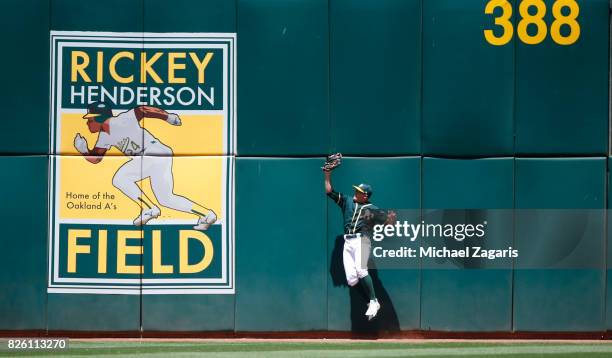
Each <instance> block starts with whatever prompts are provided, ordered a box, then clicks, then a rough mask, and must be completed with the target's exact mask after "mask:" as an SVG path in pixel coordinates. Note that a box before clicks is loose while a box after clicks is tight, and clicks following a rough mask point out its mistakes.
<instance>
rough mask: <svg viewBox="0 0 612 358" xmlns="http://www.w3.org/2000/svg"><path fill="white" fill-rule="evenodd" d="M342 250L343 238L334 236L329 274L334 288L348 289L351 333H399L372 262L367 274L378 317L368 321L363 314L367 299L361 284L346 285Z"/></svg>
mask: <svg viewBox="0 0 612 358" xmlns="http://www.w3.org/2000/svg"><path fill="white" fill-rule="evenodd" d="M343 248H344V237H343V236H342V235H339V236H336V241H335V244H334V250H333V251H332V256H331V261H330V267H329V273H330V275H331V278H332V283H333V285H334V287H338V286H345V287H348V294H349V296H350V299H351V301H350V302H351V332H358V333H369V334H372V333H374V334H375V333H380V332H394V331H399V330H400V325H399V320H398V318H397V312H396V311H395V307H394V306H393V302H392V301H391V297H389V294H388V293H387V290H385V288H384V287H383V284H382V282H381V281H380V278H379V277H378V270H377V269H376V267H374V266H373V262H372V261H371V260H370V262H369V263H368V268H369V269H368V272H369V274H370V277H372V281H373V283H374V291H376V298H378V301H379V302H380V305H381V308H380V311H379V312H378V316H377V317H376V318H375V319H374V320H372V321H368V318H367V317H366V316H365V314H364V313H365V311H366V309H367V308H368V302H369V299H368V298H367V297H366V294H365V291H364V290H363V288H362V287H361V283H359V284H357V285H355V286H354V287H349V286H348V284H347V283H346V275H345V273H344V265H343V264H342V250H343Z"/></svg>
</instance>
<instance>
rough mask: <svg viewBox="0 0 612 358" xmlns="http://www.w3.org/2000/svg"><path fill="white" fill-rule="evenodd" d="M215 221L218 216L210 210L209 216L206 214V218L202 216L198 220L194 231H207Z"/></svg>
mask: <svg viewBox="0 0 612 358" xmlns="http://www.w3.org/2000/svg"><path fill="white" fill-rule="evenodd" d="M215 221H217V214H215V212H214V211H212V210H208V214H206V216H200V217H199V218H198V223H197V224H196V226H194V227H193V228H194V230H200V231H206V230H208V228H209V227H210V225H212V224H214V223H215Z"/></svg>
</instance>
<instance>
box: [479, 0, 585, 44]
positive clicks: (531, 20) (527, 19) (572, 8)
mask: <svg viewBox="0 0 612 358" xmlns="http://www.w3.org/2000/svg"><path fill="white" fill-rule="evenodd" d="M496 8H501V10H502V13H501V15H500V16H499V17H496V18H495V25H498V26H501V27H502V29H503V32H502V34H501V36H495V34H494V33H493V30H484V37H485V39H486V40H487V42H488V43H490V44H491V45H495V46H503V45H505V44H507V43H508V42H510V40H511V39H512V35H513V34H514V27H513V26H512V22H511V17H512V5H510V3H509V2H508V0H490V1H489V2H488V3H487V6H486V7H485V11H484V12H485V14H488V15H492V14H493V12H494V11H495V9H496ZM531 8H535V13H533V12H534V11H531V12H532V14H530V9H531ZM563 8H568V9H569V12H566V14H563V13H562V12H561V10H562V9H563ZM579 13H580V7H579V6H578V4H577V3H576V0H557V1H555V3H554V4H553V6H552V14H553V17H554V18H555V21H553V23H552V24H551V26H550V37H551V38H552V39H553V41H554V42H556V43H558V44H559V45H564V46H567V45H571V44H573V43H575V42H576V41H578V38H579V37H580V24H579V23H578V21H576V19H577V18H578V14H579ZM519 14H520V15H521V21H519V23H518V27H517V29H516V32H517V34H518V37H519V38H520V39H521V41H523V42H524V43H526V44H528V45H537V44H539V43H541V42H542V41H544V39H545V38H546V35H547V34H548V28H547V26H546V23H545V22H544V15H546V4H545V3H544V0H523V1H521V4H520V5H519ZM529 25H534V26H535V27H536V32H535V34H533V35H530V34H529V33H528V32H527V27H528V26H529ZM563 25H566V26H568V27H569V34H567V35H566V36H564V35H562V34H561V27H562V26H563Z"/></svg>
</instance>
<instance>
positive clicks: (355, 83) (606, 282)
mask: <svg viewBox="0 0 612 358" xmlns="http://www.w3.org/2000/svg"><path fill="white" fill-rule="evenodd" d="M525 2H533V3H538V4H539V5H537V6H543V7H545V8H546V9H547V12H546V15H545V16H543V17H542V19H541V21H542V22H543V23H544V25H543V26H544V27H545V28H546V31H547V35H546V37H545V38H544V39H543V40H541V41H540V42H539V43H537V44H527V43H525V41H524V40H525V38H527V41H529V39H528V38H531V37H534V36H537V34H536V32H537V31H542V30H541V27H538V26H541V25H533V24H532V25H531V26H530V27H528V28H527V30H526V31H527V34H526V35H521V36H523V37H524V38H521V37H520V36H519V32H520V30H519V27H520V26H522V25H520V17H519V14H520V13H521V9H520V4H521V3H525ZM488 3H489V1H487V0H473V1H472V0H470V1H467V0H464V1H457V0H176V1H171V2H170V1H162V0H122V1H118V0H107V1H77V0H25V1H24V0H20V1H17V0H6V1H3V2H2V4H0V6H1V10H2V11H0V29H1V31H2V32H3V34H4V36H3V41H4V42H5V49H6V51H5V54H4V56H2V58H1V59H0V63H1V64H2V66H1V68H2V69H3V71H2V77H3V79H4V82H3V83H4V85H3V86H2V87H1V89H0V103H2V105H3V106H2V107H3V108H4V118H3V120H2V123H3V126H2V129H1V130H0V166H1V167H2V168H4V169H3V171H2V175H0V199H1V202H2V203H3V205H2V207H0V214H1V215H0V216H1V217H2V218H3V220H2V222H3V229H2V230H0V247H1V248H2V249H0V330H2V331H32V330H37V331H86V332H116V331H122V332H126V331H127V332H132V333H136V332H160V331H161V332H167V331H171V332H188V331H189V332H194V331H195V332H219V331H223V332H294V331H352V332H383V331H399V330H425V331H429V330H433V331H450V332H514V331H526V332H531V331H535V332H596V331H597V332H603V331H606V330H612V233H610V230H609V227H610V224H611V223H612V221H611V214H610V211H609V210H608V209H610V208H611V207H612V204H611V203H612V195H611V194H610V192H611V190H610V188H612V179H611V177H610V175H609V168H610V166H611V165H612V157H611V156H610V147H609V142H610V135H609V129H610V125H609V105H610V104H609V103H610V102H609V101H610V100H609V98H610V92H609V86H610V82H609V71H610V55H609V48H610V29H611V27H610V3H609V2H608V1H607V0H575V1H574V0H557V1H553V0H522V1H520V0H510V1H509V3H510V4H511V5H509V6H510V8H511V9H512V13H513V16H512V17H511V19H510V20H508V21H509V24H510V26H512V28H513V32H514V34H513V35H512V36H511V38H510V39H509V40H508V41H507V43H505V44H503V45H493V44H491V43H490V42H488V41H487V40H486V39H485V36H484V35H483V31H484V30H487V29H495V31H494V33H493V34H494V35H495V36H496V37H501V36H502V31H501V28H499V27H496V25H495V24H494V21H495V20H494V19H495V17H499V16H501V15H502V9H501V8H496V9H494V11H493V13H492V14H486V13H485V9H486V7H487V4H488ZM556 3H564V4H565V3H572V4H573V3H575V4H576V5H577V6H578V7H579V15H578V17H577V18H576V20H575V21H576V22H577V23H578V24H579V27H580V34H579V37H578V38H577V40H576V41H575V42H574V43H572V44H569V45H560V44H559V43H557V42H556V41H562V39H564V38H568V37H569V36H571V33H570V25H563V26H561V30H560V34H559V35H557V34H556V33H555V35H554V36H555V37H553V25H552V24H553V23H554V22H555V21H558V20H557V18H556V17H555V15H554V11H553V8H554V7H555V6H557V5H555V4H556ZM534 6H536V5H534ZM568 6H570V5H568ZM571 6H573V5H571ZM568 9H569V8H566V9H565V10H563V11H562V14H561V15H562V16H566V15H567V12H566V11H568ZM568 21H569V20H568ZM536 27H537V29H536ZM536 30H537V31H536ZM51 31H80V32H82V33H81V35H83V36H86V35H84V34H85V32H90V31H95V32H96V33H125V34H128V33H130V34H139V33H140V34H143V40H142V46H143V49H144V48H145V47H146V46H147V45H146V41H145V40H144V37H146V36H145V35H144V34H145V33H165V34H167V33H192V34H193V33H208V34H211V33H224V34H228V33H229V34H233V33H235V38H236V42H235V53H233V54H232V55H235V61H236V62H235V64H234V65H235V75H236V78H237V80H236V82H235V83H234V84H231V86H235V91H236V92H235V102H233V103H234V104H235V106H234V107H232V108H231V109H227V108H226V112H225V113H227V111H229V112H231V113H232V116H233V117H232V119H231V120H233V121H235V122H233V124H234V126H233V127H232V129H230V130H227V131H226V132H222V133H223V135H226V133H229V134H227V135H226V137H227V138H229V137H231V139H230V140H228V143H229V144H228V145H226V146H225V147H223V151H222V152H207V151H202V152H197V153H189V154H184V153H179V154H175V155H176V158H183V156H184V157H194V158H196V157H197V158H202V159H197V158H196V159H194V160H196V161H198V163H199V161H200V160H201V161H206V160H208V159H211V160H215V159H214V158H217V159H218V158H221V159H220V160H222V161H224V163H229V164H224V165H226V166H225V167H223V168H225V169H223V170H219V173H222V174H219V175H221V176H220V178H221V181H223V183H225V185H227V187H226V188H227V191H226V192H224V194H226V196H225V200H226V201H225V204H224V205H225V206H223V208H224V212H226V213H228V214H227V215H226V217H225V218H224V221H223V224H224V225H225V226H224V228H227V231H226V233H227V235H229V237H231V238H232V239H231V240H229V241H228V242H229V244H224V245H227V246H224V247H225V248H226V249H227V250H228V251H227V252H229V254H227V255H226V256H224V260H225V261H223V264H227V265H228V266H229V267H231V268H233V269H231V270H230V271H229V273H228V275H229V278H228V277H225V278H226V279H229V280H230V281H231V282H232V284H233V287H232V292H230V291H224V292H221V293H220V292H217V291H215V292H213V291H214V290H212V291H209V293H199V294H177V293H176V292H175V293H172V294H164V293H161V294H159V293H157V294H148V293H147V294H143V292H144V290H145V286H146V285H145V283H144V282H145V281H144V280H145V277H144V276H143V275H140V276H139V278H137V279H136V281H135V282H136V286H138V285H140V287H141V290H142V292H132V293H131V294H117V293H112V294H109V293H104V292H96V293H93V292H91V293H58V292H48V286H49V281H50V280H51V274H50V270H52V271H53V267H54V266H53V265H55V261H53V260H50V258H51V257H52V255H51V256H50V252H52V251H53V249H54V246H53V242H52V241H51V240H50V235H51V234H52V232H51V231H53V230H52V229H51V228H52V227H53V226H52V225H53V224H54V222H53V217H52V215H53V214H52V210H53V208H54V206H55V202H54V201H53V198H52V195H51V194H50V193H53V192H54V190H55V187H54V185H55V184H54V181H53V175H59V174H57V173H56V170H54V169H53V168H54V165H55V163H56V162H57V161H58V160H60V159H61V158H65V157H68V158H69V157H70V156H73V155H75V154H74V153H73V154H66V155H64V153H62V154H60V150H58V149H57V148H59V147H58V146H54V137H53V135H54V134H53V133H51V132H50V131H51V130H52V127H53V126H52V124H51V123H52V121H53V119H50V118H52V117H53V115H54V114H53V111H52V110H51V109H50V107H52V106H53V105H52V102H53V98H54V97H53V96H54V92H53V86H50V85H49V84H50V83H52V81H53V78H54V76H53V74H54V73H56V72H54V71H57V70H56V69H54V68H52V65H51V63H50V53H51V51H52V49H51V47H52V46H53V43H51V45H50V33H51ZM571 31H575V29H574V28H572V29H571ZM177 36H178V35H177ZM167 38H171V36H170V37H168V36H167V37H166V39H167ZM559 39H561V40H559ZM136 42H137V41H136ZM151 46H153V45H151ZM187 58H189V57H187ZM52 61H53V59H52ZM231 65H232V63H230V65H229V66H230V67H231ZM230 72H231V71H230ZM232 73H234V72H232ZM228 83H231V81H229V82H228ZM231 88H233V87H231ZM231 88H230V90H231ZM50 102H51V103H50ZM230 107H231V103H230ZM83 111H85V109H83ZM83 113H85V112H83ZM185 113H187V112H185ZM80 116H82V114H80ZM183 128H188V127H187V126H186V125H184V126H183ZM215 128H217V127H215ZM223 128H224V129H227V128H226V127H223ZM186 130H187V129H186ZM215 130H216V129H215ZM82 131H83V132H85V131H86V128H85V127H83V129H82ZM211 131H213V129H211ZM220 131H221V129H220ZM190 135H191V136H193V135H197V133H193V132H192V133H190ZM190 138H191V137H190ZM202 138H204V137H202ZM227 138H226V139H227ZM226 139H223V140H226ZM178 142H180V140H179V141H177V143H178ZM219 143H221V140H220V142H219ZM224 143H225V142H224ZM173 149H174V150H175V153H177V151H176V147H173ZM334 152H342V153H343V154H344V155H345V158H344V160H343V164H342V166H341V167H340V168H339V169H337V170H336V171H334V174H333V183H334V187H335V188H336V189H337V190H338V191H342V192H345V193H349V194H350V193H351V192H352V188H351V185H353V184H358V183H361V182H367V183H369V184H371V185H372V186H373V188H374V191H375V195H374V196H373V198H372V200H373V202H374V203H375V204H376V205H378V206H379V207H381V208H396V209H405V210H412V211H413V212H415V213H418V215H417V216H416V217H415V219H416V220H418V219H420V218H421V216H420V215H421V214H423V213H425V212H426V211H427V210H442V211H444V210H461V209H469V210H478V211H479V212H481V213H482V214H483V215H486V214H487V213H489V214H491V215H494V213H495V210H507V211H512V210H514V209H516V210H515V211H516V212H517V213H518V212H521V211H523V210H540V209H542V212H541V213H540V214H538V215H521V214H516V215H515V216H513V217H512V220H510V221H507V222H506V226H504V227H503V228H502V229H500V230H499V231H497V232H496V233H495V234H496V235H497V238H498V239H499V240H501V241H503V242H506V243H508V244H511V245H513V246H514V247H517V248H519V250H521V251H522V252H529V253H530V255H531V256H530V259H532V260H535V261H533V262H536V264H534V265H535V266H537V267H538V268H534V265H532V266H530V268H523V267H524V266H522V265H523V262H521V260H526V259H525V258H522V257H519V258H517V259H515V260H512V264H511V265H510V266H508V267H504V268H493V267H486V266H478V267H460V266H457V265H454V264H452V263H450V262H448V261H444V262H442V261H439V260H430V261H426V260H423V261H418V262H417V263H415V264H414V265H412V266H409V267H404V268H402V269H386V268H374V269H371V270H370V273H371V276H372V278H373V281H374V286H375V289H376V291H377V292H378V297H379V299H380V301H381V304H382V310H381V312H380V314H379V317H378V318H377V319H376V320H375V321H372V322H368V321H367V319H366V318H365V316H364V315H363V312H364V311H365V305H366V303H367V300H366V299H365V298H364V296H363V294H362V293H361V291H360V290H359V289H358V288H352V287H349V286H348V285H347V283H346V279H345V277H344V269H343V267H342V245H343V240H344V239H343V238H342V233H343V232H342V218H341V214H340V211H339V210H338V208H337V207H336V205H335V204H334V202H333V201H332V200H330V199H328V198H327V197H326V195H325V191H324V186H323V174H322V173H321V166H322V165H323V163H324V160H325V156H326V155H327V154H330V153H334ZM186 153H187V152H186ZM77 154H78V153H77ZM121 158H122V157H121ZM121 158H108V159H105V160H106V162H105V163H111V164H112V161H113V160H121ZM76 159H79V160H80V159H81V158H75V160H76ZM69 160H70V159H69ZM185 160H189V159H188V158H184V159H176V160H175V168H176V166H177V165H178V166H180V168H181V169H180V170H182V171H183V172H185V173H187V172H190V170H191V169H189V166H188V165H187V164H185V163H186V162H185ZM177 163H178V164H177ZM105 165H107V164H105ZM108 165H110V164H108ZM143 170H144V169H143ZM54 173H56V174H54ZM193 173H200V172H196V171H194V172H193ZM215 173H217V172H215ZM81 175H83V174H82V173H80V172H74V173H70V177H72V178H73V179H66V180H73V181H75V182H79V181H88V180H91V179H92V178H89V177H82V178H81V177H80V176H81ZM198 175H199V174H194V176H195V178H190V179H189V180H188V181H189V183H192V184H193V185H192V184H185V183H186V181H184V180H183V179H181V180H178V179H177V180H175V183H176V189H177V190H179V189H180V188H181V186H182V185H184V186H185V187H186V186H189V187H192V186H194V187H197V186H206V185H209V184H210V183H211V182H210V181H209V180H208V179H205V178H202V177H200V176H198ZM215 175H216V174H215ZM215 183H216V182H215ZM223 183H221V185H222V184H223ZM109 185H110V184H109ZM215 185H216V184H215ZM222 200H223V199H221V201H222ZM219 205H221V204H219ZM565 209H572V210H592V211H598V212H599V213H600V214H599V215H594V216H588V218H587V217H584V218H583V219H584V222H582V224H583V226H581V229H580V230H579V231H577V232H575V231H571V230H569V229H567V228H566V227H565V226H563V225H559V223H561V224H562V223H563V222H564V220H565V219H564V216H563V214H560V213H559V210H565ZM230 214H231V215H230ZM230 217H231V218H232V219H231V221H230V220H229V219H228V218H230ZM50 223H51V224H50ZM132 229H134V230H140V232H141V233H143V235H145V236H146V235H148V234H146V230H142V229H139V228H132ZM109 237H110V236H109ZM174 240H175V241H178V240H177V239H176V238H175V239H174ZM58 245H59V244H58ZM177 245H178V244H177ZM219 245H221V244H219ZM556 246H564V247H569V248H571V252H572V255H574V256H572V258H576V257H579V259H576V260H579V261H580V260H581V261H580V262H579V263H578V264H577V265H573V266H571V265H570V266H566V267H560V266H559V267H557V266H547V264H546V263H544V262H543V261H542V262H541V263H540V262H539V261H538V260H539V259H541V257H540V256H538V253H540V254H542V255H544V256H545V254H544V253H543V252H544V251H545V250H546V248H549V247H556ZM92 247H93V246H92ZM216 249H217V246H215V250H216ZM92 250H94V249H92ZM96 250H101V249H99V248H98V249H96ZM173 250H174V249H173ZM175 251H177V252H178V249H176V250H175ZM91 252H93V253H96V252H98V251H91ZM232 252H233V254H232ZM146 255H147V253H146V252H145V253H140V254H138V253H136V254H134V255H133V257H132V258H133V259H134V260H135V261H134V262H140V263H143V262H148V261H147V260H149V259H148V258H147V257H146ZM176 255H178V253H176ZM192 259H193V258H192ZM191 262H193V261H191ZM187 263H189V260H187ZM581 263H583V265H581ZM160 265H161V266H163V263H161V264H160ZM538 265H539V266H538ZM177 267H178V266H177ZM99 270H100V269H99ZM53 272H55V271H53ZM138 280H140V283H138ZM172 284H176V285H179V284H178V283H172ZM118 285H122V283H120V284H118ZM16 334H17V333H16Z"/></svg>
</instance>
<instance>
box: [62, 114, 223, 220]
mask: <svg viewBox="0 0 612 358" xmlns="http://www.w3.org/2000/svg"><path fill="white" fill-rule="evenodd" d="M145 117H146V118H156V119H159V120H163V121H166V122H168V123H169V124H171V125H173V126H180V125H181V119H180V118H179V116H178V115H176V114H174V113H168V112H166V111H164V110H163V109H161V108H157V107H153V106H138V107H135V108H132V109H130V110H128V111H125V112H122V113H119V114H117V115H116V116H113V112H112V108H111V106H110V104H108V103H106V102H94V103H91V104H89V105H88V107H87V114H85V115H84V116H83V118H84V119H87V127H88V128H89V131H90V132H91V133H98V139H97V141H96V144H95V145H94V147H93V149H89V146H88V144H87V140H86V139H85V138H84V137H83V136H81V134H80V133H77V134H76V136H75V137H74V147H75V148H76V150H77V151H78V152H79V153H81V154H82V155H83V156H84V157H85V159H86V160H87V161H89V162H90V163H93V164H97V163H99V162H100V161H102V159H103V158H104V155H105V154H106V152H107V151H108V150H109V149H110V148H111V147H113V146H114V147H115V148H117V149H118V150H119V151H120V152H121V153H123V154H124V155H125V156H128V157H131V159H130V160H129V161H128V162H127V163H125V164H123V165H122V166H121V167H120V168H119V169H118V170H117V172H116V173H115V175H114V176H113V181H112V183H113V186H114V187H116V188H117V189H119V190H120V191H121V192H122V193H123V194H125V195H126V196H128V197H129V198H130V199H132V200H133V201H134V202H135V203H136V204H138V206H139V207H141V210H140V214H139V215H138V216H137V217H136V218H135V219H134V225H136V226H142V225H146V224H147V222H149V221H150V220H152V219H155V218H157V217H159V216H160V215H161V210H160V208H159V207H157V206H156V205H155V204H154V203H153V201H152V200H150V199H149V198H148V197H147V196H146V195H145V194H144V192H143V191H142V190H141V188H140V187H139V186H138V185H137V183H138V182H139V181H141V180H143V179H145V178H147V177H149V178H150V180H151V189H152V190H153V194H154V195H155V198H156V199H157V201H158V202H159V204H160V205H161V206H163V207H166V208H170V209H174V210H179V211H182V212H186V213H191V214H194V215H196V216H197V217H198V219H197V222H196V224H195V226H194V227H193V228H194V229H195V230H200V231H205V230H207V229H208V228H209V227H210V225H212V224H213V223H214V222H215V221H216V220H217V215H216V214H215V212H214V211H212V210H211V209H208V208H206V207H204V206H202V205H200V204H197V203H196V202H194V201H192V200H189V199H188V198H186V197H184V196H181V195H177V194H175V193H174V177H173V174H172V149H171V148H170V147H168V146H167V145H165V144H163V143H162V142H160V141H159V139H157V138H155V137H154V136H153V135H152V134H151V133H150V132H149V131H148V130H146V129H145V128H143V127H142V126H141V125H140V121H142V119H143V118H145ZM139 156H147V158H146V160H134V158H137V157H139ZM141 204H142V206H141Z"/></svg>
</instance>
